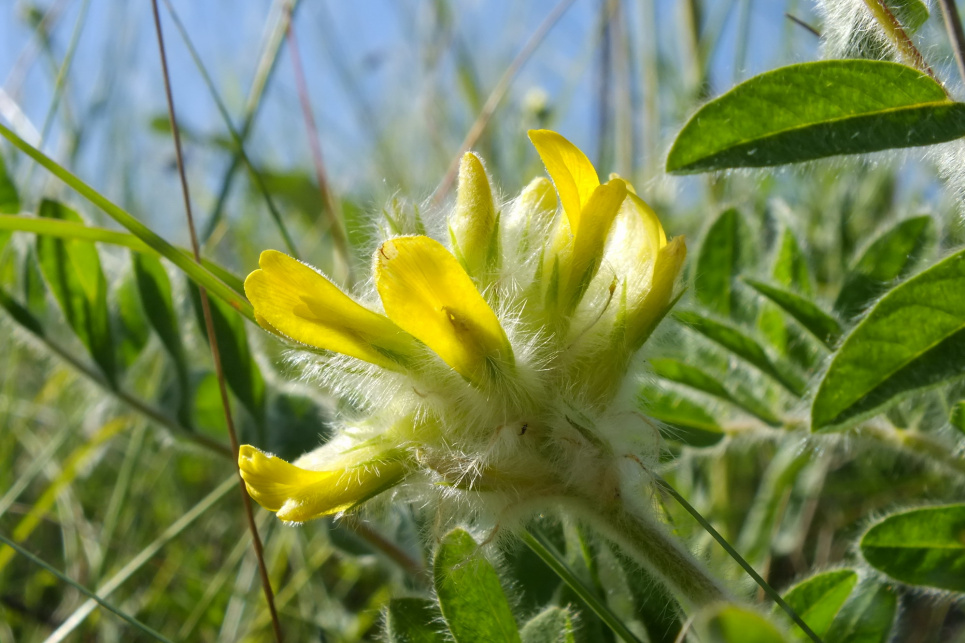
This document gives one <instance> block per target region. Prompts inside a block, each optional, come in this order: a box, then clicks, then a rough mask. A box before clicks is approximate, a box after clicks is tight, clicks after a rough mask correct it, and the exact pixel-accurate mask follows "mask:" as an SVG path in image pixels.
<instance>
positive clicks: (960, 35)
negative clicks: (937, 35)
mask: <svg viewBox="0 0 965 643" xmlns="http://www.w3.org/2000/svg"><path fill="white" fill-rule="evenodd" d="M938 5H939V6H940V7H941V8H942V18H944V19H945V29H947V30H948V39H949V40H950V41H951V43H952V51H954V52H955V62H956V63H957V64H958V74H959V76H961V77H962V80H965V30H963V29H962V17H961V16H960V15H959V14H958V7H957V6H956V5H955V0H938Z"/></svg>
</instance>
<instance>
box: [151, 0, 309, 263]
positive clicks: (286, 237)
mask: <svg viewBox="0 0 965 643" xmlns="http://www.w3.org/2000/svg"><path fill="white" fill-rule="evenodd" d="M164 6H165V7H166V8H167V10H168V14H169V15H170V16H171V21H172V22H173V23H174V26H175V28H177V30H178V33H180V34H181V40H182V41H184V46H185V47H187V48H188V53H189V54H190V55H191V59H192V60H193V61H194V65H195V67H197V68H198V72H200V74H201V78H202V80H203V81H204V84H205V86H206V87H207V88H208V93H209V94H211V99H212V100H214V103H215V105H216V106H217V108H218V113H219V114H221V119H222V120H223V121H224V124H225V127H226V128H228V133H229V134H231V140H232V141H233V142H234V144H235V145H236V146H237V148H236V151H237V154H238V156H239V157H240V158H241V160H242V161H244V164H245V166H246V167H247V168H248V173H249V174H250V175H251V178H252V179H254V181H255V185H256V186H257V188H258V191H259V192H261V195H262V197H264V199H265V205H266V206H267V207H268V212H269V214H271V218H272V220H273V221H274V222H275V227H277V228H278V233H279V234H280V235H281V238H282V240H283V241H284V242H285V246H286V247H287V248H288V252H289V253H290V254H291V255H292V256H293V257H295V258H296V259H297V258H298V251H297V249H296V248H295V242H294V241H293V240H292V238H291V234H290V233H289V232H288V229H287V228H286V227H285V223H284V221H283V220H282V218H281V212H280V211H279V210H278V207H277V206H276V205H275V201H274V199H272V198H271V192H269V191H268V186H267V185H265V179H264V177H262V176H261V172H259V171H258V170H257V168H255V165H254V163H252V162H251V159H250V158H249V156H248V153H247V152H245V141H244V139H243V138H242V135H241V133H240V132H239V131H238V130H237V129H236V128H235V126H234V124H233V123H232V122H231V115H230V114H228V108H227V107H226V106H225V104H224V101H223V100H221V96H220V95H219V94H218V90H217V88H216V87H215V85H214V80H213V79H212V78H211V74H209V73H208V70H207V68H206V67H205V66H204V63H203V62H202V61H201V56H200V55H199V54H198V51H197V49H195V47H194V43H192V42H191V38H189V37H188V31H187V29H185V27H184V23H182V22H181V19H180V18H179V17H178V14H177V12H176V11H175V10H174V6H173V5H172V4H171V0H164Z"/></svg>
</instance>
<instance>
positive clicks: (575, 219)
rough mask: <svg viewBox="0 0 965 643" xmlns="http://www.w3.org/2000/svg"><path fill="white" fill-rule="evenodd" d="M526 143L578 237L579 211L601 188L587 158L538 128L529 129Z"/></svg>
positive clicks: (580, 222) (566, 143)
mask: <svg viewBox="0 0 965 643" xmlns="http://www.w3.org/2000/svg"><path fill="white" fill-rule="evenodd" d="M529 140H530V141H532V142H533V147H535V148H536V152H537V153H538V154H539V157H540V159H541V160H542V161H543V165H545V166H546V172H547V173H548V174H549V175H550V178H551V179H553V184H554V185H555V186H556V192H557V194H559V197H560V203H561V204H562V205H563V211H564V212H565V213H566V218H567V219H568V220H569V224H570V231H571V232H572V233H573V234H574V235H576V234H579V231H580V226H581V225H582V215H581V212H582V211H583V208H584V207H585V206H586V203H587V201H589V200H590V195H592V194H593V192H594V190H596V188H597V187H599V185H600V177H599V176H597V173H596V170H595V169H594V168H593V164H592V163H590V159H588V158H586V154H584V153H583V152H581V151H580V149H579V148H578V147H577V146H575V145H573V144H572V143H570V142H569V141H568V140H566V139H565V138H563V137H562V136H560V135H559V134H557V133H556V132H553V131H550V130H545V129H540V130H530V131H529Z"/></svg>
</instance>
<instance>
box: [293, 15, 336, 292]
mask: <svg viewBox="0 0 965 643" xmlns="http://www.w3.org/2000/svg"><path fill="white" fill-rule="evenodd" d="M294 22H295V21H294V19H293V17H292V16H291V14H290V13H289V16H288V30H287V32H286V35H287V37H288V50H289V53H290V55H291V61H292V71H293V72H294V74H295V88H296V91H297V92H298V102H299V103H300V104H301V107H302V116H303V118H304V119H305V129H307V130H308V146H309V147H310V148H311V150H312V162H313V163H314V165H315V179H316V181H318V190H319V192H321V193H322V199H323V200H324V201H325V210H326V213H327V215H328V219H329V226H330V228H329V229H330V230H331V234H332V239H333V240H334V241H335V248H336V249H337V250H338V253H339V255H341V259H342V262H343V263H344V265H345V277H346V280H347V282H348V283H351V282H352V256H351V252H350V250H349V247H348V234H347V233H346V231H345V225H344V222H343V221H342V217H341V208H339V206H338V202H337V201H336V200H335V195H334V194H332V185H331V183H329V181H328V173H327V172H326V171H325V161H324V159H323V157H322V143H321V140H320V138H319V135H318V126H317V125H316V124H315V116H314V114H313V113H312V102H311V99H310V98H309V96H308V83H306V82H305V70H304V68H303V67H302V57H301V54H299V52H298V40H297V39H296V38H295V26H294Z"/></svg>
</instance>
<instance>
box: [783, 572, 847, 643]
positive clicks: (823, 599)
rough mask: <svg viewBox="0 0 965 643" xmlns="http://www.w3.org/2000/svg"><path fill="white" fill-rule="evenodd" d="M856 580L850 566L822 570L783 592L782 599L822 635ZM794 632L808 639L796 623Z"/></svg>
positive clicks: (826, 630) (839, 610)
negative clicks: (827, 570)
mask: <svg viewBox="0 0 965 643" xmlns="http://www.w3.org/2000/svg"><path fill="white" fill-rule="evenodd" d="M857 583H858V574H857V573H856V572H855V571H854V570H853V569H837V570H834V571H830V572H822V573H820V574H815V575H814V576H812V577H810V578H808V579H806V580H803V581H801V582H800V583H798V584H797V585H795V586H794V587H792V588H791V589H790V590H789V591H788V592H787V593H786V594H784V600H785V602H787V604H788V605H790V606H791V609H793V610H794V611H795V612H796V613H797V615H798V616H800V617H801V618H802V619H804V622H805V623H807V624H808V627H810V628H811V630H813V631H814V633H815V634H817V635H818V636H819V637H822V638H824V637H825V635H826V634H827V632H828V630H829V629H830V628H831V624H832V623H833V622H834V619H835V617H837V615H838V614H839V613H840V612H841V608H842V607H844V604H845V601H847V600H848V597H849V596H851V590H853V589H854V587H855V585H857ZM779 611H780V610H778V609H777V608H775V610H774V612H775V613H777V612H779ZM781 613H783V612H781ZM793 632H794V636H795V638H797V639H800V640H802V641H809V640H810V638H809V637H808V636H806V635H805V634H804V632H802V631H801V629H800V628H798V627H796V626H795V627H794V630H793Z"/></svg>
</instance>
